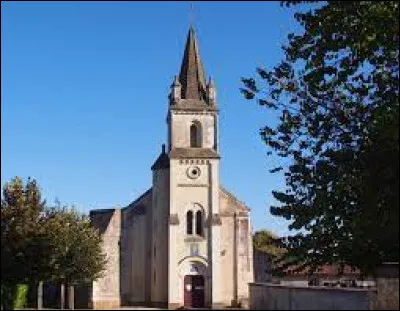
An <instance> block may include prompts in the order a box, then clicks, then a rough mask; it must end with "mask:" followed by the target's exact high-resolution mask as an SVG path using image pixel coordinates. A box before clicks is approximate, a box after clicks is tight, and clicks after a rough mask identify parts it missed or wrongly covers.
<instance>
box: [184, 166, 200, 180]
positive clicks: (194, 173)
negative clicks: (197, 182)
mask: <svg viewBox="0 0 400 311" xmlns="http://www.w3.org/2000/svg"><path fill="white" fill-rule="evenodd" d="M187 175H188V177H189V178H192V179H195V178H197V177H199V176H200V168H198V167H197V166H191V167H189V168H188V169H187Z"/></svg>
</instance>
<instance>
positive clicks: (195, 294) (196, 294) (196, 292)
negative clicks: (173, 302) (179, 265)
mask: <svg viewBox="0 0 400 311" xmlns="http://www.w3.org/2000/svg"><path fill="white" fill-rule="evenodd" d="M184 305H185V307H188V308H204V277H203V276H202V275H186V276H185V278H184Z"/></svg>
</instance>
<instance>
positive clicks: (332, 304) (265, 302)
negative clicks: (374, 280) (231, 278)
mask: <svg viewBox="0 0 400 311" xmlns="http://www.w3.org/2000/svg"><path fill="white" fill-rule="evenodd" d="M249 286H250V309H254V310H371V309H372V308H373V303H374V301H375V295H376V290H374V289H358V288H328V287H317V286H313V287H294V286H285V285H275V284H268V283H251V284H250V285H249Z"/></svg>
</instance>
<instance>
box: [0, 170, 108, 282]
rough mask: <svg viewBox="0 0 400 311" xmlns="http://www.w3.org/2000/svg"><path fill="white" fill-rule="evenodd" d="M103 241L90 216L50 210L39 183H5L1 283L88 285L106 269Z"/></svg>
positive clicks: (63, 209)
mask: <svg viewBox="0 0 400 311" xmlns="http://www.w3.org/2000/svg"><path fill="white" fill-rule="evenodd" d="M101 243H102V241H101V236H100V234H99V233H98V231H97V230H96V229H95V228H93V227H92V225H91V223H90V219H89V217H88V216H85V215H82V214H80V213H78V212H77V211H75V210H73V209H67V208H65V207H63V208H62V207H52V208H46V207H45V202H44V201H42V200H41V193H40V189H39V187H38V185H37V183H36V181H35V180H30V179H28V181H27V183H26V185H24V183H23V182H22V180H21V179H20V178H18V177H16V178H14V179H13V180H12V181H11V182H9V183H6V184H5V186H4V189H3V198H2V201H1V272H2V282H3V281H4V282H7V283H9V284H14V285H15V284H16V283H18V282H21V281H23V282H29V283H36V282H37V281H39V280H41V281H49V280H54V281H61V282H65V283H70V284H72V283H78V282H86V281H92V280H95V279H97V278H98V277H100V276H101V272H102V271H103V270H104V268H105V255H104V254H103V252H102V249H101Z"/></svg>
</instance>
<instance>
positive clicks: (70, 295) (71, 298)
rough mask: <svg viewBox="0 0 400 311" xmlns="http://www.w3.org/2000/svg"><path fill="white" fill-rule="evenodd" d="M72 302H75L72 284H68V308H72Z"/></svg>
mask: <svg viewBox="0 0 400 311" xmlns="http://www.w3.org/2000/svg"><path fill="white" fill-rule="evenodd" d="M74 302H75V298H74V286H73V285H69V286H68V308H69V309H70V310H74Z"/></svg>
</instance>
